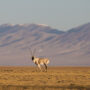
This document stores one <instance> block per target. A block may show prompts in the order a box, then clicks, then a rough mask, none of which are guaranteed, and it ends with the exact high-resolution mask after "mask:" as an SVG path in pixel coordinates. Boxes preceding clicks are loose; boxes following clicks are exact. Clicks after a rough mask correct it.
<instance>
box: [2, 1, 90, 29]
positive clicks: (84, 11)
mask: <svg viewBox="0 0 90 90" xmlns="http://www.w3.org/2000/svg"><path fill="white" fill-rule="evenodd" d="M88 22H90V0H0V24H5V23H13V24H24V23H36V24H47V25H49V26H51V27H54V28H57V29H60V30H68V29H70V28H72V27H76V26H78V25H82V24H85V23H88Z"/></svg>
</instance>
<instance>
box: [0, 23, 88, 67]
mask: <svg viewBox="0 0 90 90" xmlns="http://www.w3.org/2000/svg"><path fill="white" fill-rule="evenodd" d="M31 50H32V51H34V50H35V53H34V55H35V56H36V57H46V58H49V59H50V64H49V65H52V66H89V65H90V23H87V24H84V25H81V26H78V27H75V28H72V29H70V30H68V31H65V32H64V31H63V30H58V29H54V28H52V27H50V26H48V25H44V24H16V25H14V24H2V25H0V65H26V66H27V65H34V64H33V62H32V60H31Z"/></svg>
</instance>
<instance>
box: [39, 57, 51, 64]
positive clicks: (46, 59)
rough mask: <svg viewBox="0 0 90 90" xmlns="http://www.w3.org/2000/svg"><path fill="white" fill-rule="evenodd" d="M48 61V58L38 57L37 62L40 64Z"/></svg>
mask: <svg viewBox="0 0 90 90" xmlns="http://www.w3.org/2000/svg"><path fill="white" fill-rule="evenodd" d="M49 62H50V61H49V59H48V58H39V63H40V64H48V63H49Z"/></svg>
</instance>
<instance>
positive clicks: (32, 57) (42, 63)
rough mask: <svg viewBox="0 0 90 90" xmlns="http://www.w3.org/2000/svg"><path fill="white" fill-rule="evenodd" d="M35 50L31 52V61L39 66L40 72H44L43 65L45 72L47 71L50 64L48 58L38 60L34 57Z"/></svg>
mask: <svg viewBox="0 0 90 90" xmlns="http://www.w3.org/2000/svg"><path fill="white" fill-rule="evenodd" d="M34 54H35V50H34V51H33V52H32V51H31V55H32V56H31V60H32V61H33V62H34V63H35V64H36V65H37V66H38V68H39V69H40V71H42V67H41V65H43V66H44V67H45V68H44V69H45V71H47V64H48V63H49V62H50V61H49V59H48V58H38V57H35V56H34Z"/></svg>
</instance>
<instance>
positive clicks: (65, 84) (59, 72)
mask: <svg viewBox="0 0 90 90" xmlns="http://www.w3.org/2000/svg"><path fill="white" fill-rule="evenodd" d="M70 89H71V90H77V89H79V90H90V67H49V68H48V71H47V72H39V71H36V68H35V67H0V90H70Z"/></svg>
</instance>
